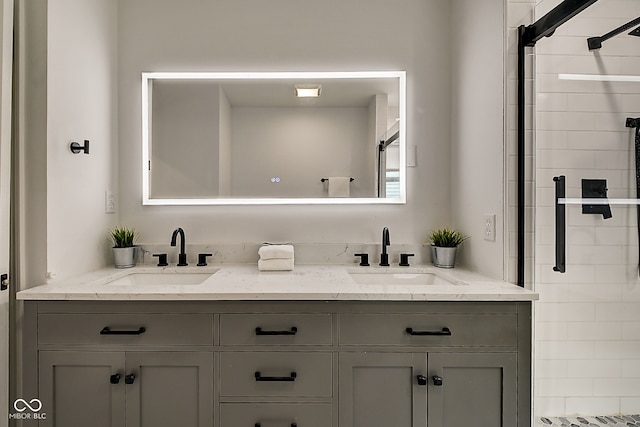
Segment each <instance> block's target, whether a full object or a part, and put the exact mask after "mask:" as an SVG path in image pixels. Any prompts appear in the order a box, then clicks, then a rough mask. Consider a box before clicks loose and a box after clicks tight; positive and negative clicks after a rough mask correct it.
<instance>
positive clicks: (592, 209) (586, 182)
mask: <svg viewBox="0 0 640 427" xmlns="http://www.w3.org/2000/svg"><path fill="white" fill-rule="evenodd" d="M582 198H584V199H606V198H607V180H606V179H583V180H582ZM582 213H583V214H596V215H602V218H603V219H609V218H611V217H612V214H611V206H609V205H608V204H606V205H599V204H598V205H585V204H583V205H582Z"/></svg>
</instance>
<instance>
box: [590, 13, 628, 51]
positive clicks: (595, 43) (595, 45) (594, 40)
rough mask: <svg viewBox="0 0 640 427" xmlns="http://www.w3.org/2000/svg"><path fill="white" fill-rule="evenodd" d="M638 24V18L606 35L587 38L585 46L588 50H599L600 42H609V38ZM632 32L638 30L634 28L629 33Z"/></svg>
mask: <svg viewBox="0 0 640 427" xmlns="http://www.w3.org/2000/svg"><path fill="white" fill-rule="evenodd" d="M638 24H640V17H638V18H636V19H634V20H632V21H629V22H627V23H626V24H624V25H621V26H619V27H618V28H616V29H615V30H611V31H609V32H608V33H607V34H605V35H603V36H600V37H589V38H588V39H587V46H589V50H594V49H600V48H601V47H602V42H605V41H607V40H609V39H610V38H611V37H615V36H617V35H618V34H620V33H622V32H624V31H627V30H628V29H629V28H633V27H635V26H636V25H638ZM639 28H640V27H639ZM634 31H638V28H636V29H635V30H633V31H632V32H631V33H633V32H634ZM631 33H629V35H632V36H633V35H636V34H631Z"/></svg>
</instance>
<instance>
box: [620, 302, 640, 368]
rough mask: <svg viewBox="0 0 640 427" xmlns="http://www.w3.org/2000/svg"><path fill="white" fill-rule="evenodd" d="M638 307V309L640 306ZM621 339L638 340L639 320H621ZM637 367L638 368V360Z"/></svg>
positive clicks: (639, 339)
mask: <svg viewBox="0 0 640 427" xmlns="http://www.w3.org/2000/svg"><path fill="white" fill-rule="evenodd" d="M638 309H639V310H640V307H638ZM622 339H625V340H636V341H640V322H623V323H622ZM638 359H640V354H638ZM638 369H640V362H639V363H638Z"/></svg>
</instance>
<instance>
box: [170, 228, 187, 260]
mask: <svg viewBox="0 0 640 427" xmlns="http://www.w3.org/2000/svg"><path fill="white" fill-rule="evenodd" d="M178 234H179V235H180V253H179V254H178V267H184V266H186V265H189V264H187V254H186V252H185V251H184V230H183V229H182V228H180V227H178V228H176V229H175V230H173V234H172V235H171V246H175V245H176V238H177V237H178Z"/></svg>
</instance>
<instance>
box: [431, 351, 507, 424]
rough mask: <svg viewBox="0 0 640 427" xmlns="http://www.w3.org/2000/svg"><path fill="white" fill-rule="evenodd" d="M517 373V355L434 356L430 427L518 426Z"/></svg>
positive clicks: (472, 354) (464, 354)
mask: <svg viewBox="0 0 640 427" xmlns="http://www.w3.org/2000/svg"><path fill="white" fill-rule="evenodd" d="M516 373H517V363H516V355H515V354H513V353H454V354H451V353H430V354H429V398H428V405H429V408H428V410H429V424H428V425H429V427H449V426H467V425H468V426H475V425H477V426H492V427H499V426H502V427H514V426H517V425H518V419H517V408H518V400H517V399H518V398H517V383H516V381H517V376H516ZM434 376H438V377H440V378H441V379H442V383H441V385H436V384H434V381H433V377H434Z"/></svg>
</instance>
